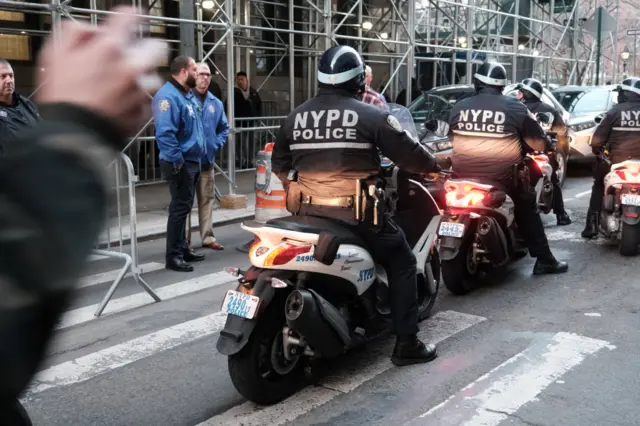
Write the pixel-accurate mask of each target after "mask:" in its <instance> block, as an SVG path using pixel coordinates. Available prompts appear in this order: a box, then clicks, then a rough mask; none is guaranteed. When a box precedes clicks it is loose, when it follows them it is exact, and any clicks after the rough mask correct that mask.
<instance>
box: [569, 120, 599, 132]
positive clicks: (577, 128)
mask: <svg viewBox="0 0 640 426" xmlns="http://www.w3.org/2000/svg"><path fill="white" fill-rule="evenodd" d="M595 126H596V122H595V121H588V122H586V123H580V124H571V125H570V126H569V128H570V129H571V130H573V131H574V132H581V131H583V130H587V129H591V128H592V127H595Z"/></svg>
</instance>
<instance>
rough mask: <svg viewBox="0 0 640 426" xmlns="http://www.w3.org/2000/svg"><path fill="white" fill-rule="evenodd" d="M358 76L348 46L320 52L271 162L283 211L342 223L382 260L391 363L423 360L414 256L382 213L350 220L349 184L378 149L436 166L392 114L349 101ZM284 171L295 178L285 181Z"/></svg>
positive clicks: (417, 168) (374, 172)
mask: <svg viewBox="0 0 640 426" xmlns="http://www.w3.org/2000/svg"><path fill="white" fill-rule="evenodd" d="M365 81H366V75H365V65H364V63H363V60H362V58H361V57H360V55H359V54H358V52H357V51H356V50H354V49H352V48H351V47H348V46H335V47H332V48H331V49H329V50H327V51H326V52H325V53H324V54H323V55H322V58H321V59H320V63H319V66H318V84H319V92H318V95H317V96H316V97H314V98H313V99H310V100H308V101H307V102H305V103H304V104H302V105H300V106H299V107H298V108H296V109H295V110H294V111H293V112H292V113H291V114H290V115H289V116H288V117H287V119H286V121H285V124H284V125H283V126H282V127H281V129H280V132H279V133H278V137H277V138H276V142H275V146H274V149H273V156H272V167H273V171H274V172H275V173H276V174H277V175H278V177H279V178H280V179H281V180H282V181H283V182H284V183H285V186H287V208H288V209H289V211H290V212H291V213H293V214H298V215H309V216H321V217H326V218H331V219H336V220H339V221H341V222H343V223H344V224H345V226H346V227H349V228H350V229H351V230H352V231H353V232H354V233H355V234H357V235H358V236H359V237H361V238H362V239H363V240H364V241H365V243H366V244H367V248H368V249H369V250H370V251H371V252H372V254H373V257H374V259H375V260H376V261H377V262H379V263H381V264H382V265H383V266H384V268H385V270H386V272H387V274H388V277H389V289H390V292H391V294H392V296H391V298H390V299H391V306H390V307H391V314H392V318H393V324H394V329H395V334H396V336H397V340H396V345H395V348H394V350H393V354H392V357H391V360H392V362H393V363H394V364H395V365H398V366H399V365H409V364H416V363H422V362H428V361H431V360H433V359H434V358H435V357H436V347H435V345H432V344H427V345H425V344H424V343H423V342H421V341H420V340H419V339H418V337H417V332H418V306H417V277H416V258H415V256H414V255H413V253H412V251H411V248H410V247H409V244H408V243H407V240H406V238H405V235H404V233H403V232H402V230H401V229H400V228H399V227H398V226H396V224H395V223H394V221H393V219H391V218H389V217H385V218H384V219H383V220H382V223H381V226H379V227H374V226H373V224H372V223H370V222H368V221H366V220H356V219H355V217H356V215H355V214H354V213H355V212H354V199H355V198H356V197H357V196H360V194H358V190H357V187H358V186H359V185H358V183H357V182H360V181H361V180H363V179H372V180H373V181H375V180H377V179H379V178H378V177H377V176H378V174H379V170H380V158H379V154H378V149H379V150H380V151H381V152H382V153H383V154H384V155H385V156H387V157H389V158H390V159H391V160H392V161H394V162H395V163H396V164H397V165H398V166H399V167H400V168H402V169H404V170H406V171H408V172H411V173H432V172H437V171H438V170H439V167H438V165H437V162H436V159H435V158H434V157H433V156H431V154H429V153H428V152H427V151H426V150H425V149H424V148H423V147H422V146H421V145H420V144H419V143H418V142H417V141H415V140H413V139H412V137H411V136H409V134H408V133H406V132H405V131H404V130H403V129H402V127H401V125H400V123H399V122H398V120H397V119H396V118H395V117H393V116H391V115H389V113H388V112H387V111H383V110H381V109H379V108H376V107H374V106H372V105H368V104H365V103H363V102H360V101H359V100H358V99H356V95H358V94H359V93H361V92H362V91H363V90H364V89H365ZM291 170H295V171H296V172H297V181H289V180H288V179H287V177H288V174H289V172H290V171H291ZM356 208H357V207H356Z"/></svg>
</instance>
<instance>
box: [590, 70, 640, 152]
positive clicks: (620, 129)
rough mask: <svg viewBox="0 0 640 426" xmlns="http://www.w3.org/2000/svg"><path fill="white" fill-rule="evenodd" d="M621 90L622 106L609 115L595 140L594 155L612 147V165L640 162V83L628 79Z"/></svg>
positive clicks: (620, 102) (595, 134)
mask: <svg viewBox="0 0 640 426" xmlns="http://www.w3.org/2000/svg"><path fill="white" fill-rule="evenodd" d="M618 90H619V94H618V101H619V103H618V104H617V105H615V106H614V107H613V108H611V109H610V110H609V111H608V112H607V114H606V115H605V117H604V119H603V120H602V122H601V123H600V124H599V125H598V127H596V130H595V131H594V134H593V137H592V140H591V147H592V148H593V149H594V151H597V150H599V149H601V148H603V147H604V146H605V144H607V143H608V145H609V150H610V159H611V162H612V163H620V162H622V161H625V160H628V159H635V160H637V159H640V79H638V78H628V79H625V80H624V81H623V82H622V84H621V85H620V87H619V89H618Z"/></svg>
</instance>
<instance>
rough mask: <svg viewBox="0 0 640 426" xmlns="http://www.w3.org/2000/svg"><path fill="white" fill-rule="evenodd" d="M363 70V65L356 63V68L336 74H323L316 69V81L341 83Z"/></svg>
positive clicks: (333, 83)
mask: <svg viewBox="0 0 640 426" xmlns="http://www.w3.org/2000/svg"><path fill="white" fill-rule="evenodd" d="M363 72H364V67H363V66H362V65H358V66H357V67H356V68H354V69H351V70H348V71H344V72H340V73H337V74H325V73H323V72H321V71H318V81H319V82H320V83H323V84H330V85H332V86H333V85H336V84H342V83H346V82H347V81H349V80H351V79H352V78H355V77H357V76H358V75H359V74H362V73H363Z"/></svg>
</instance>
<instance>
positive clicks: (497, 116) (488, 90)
mask: <svg viewBox="0 0 640 426" xmlns="http://www.w3.org/2000/svg"><path fill="white" fill-rule="evenodd" d="M473 77H474V86H475V89H476V94H475V95H474V96H471V97H469V98H466V99H463V100H461V101H459V102H457V103H456V104H455V105H454V107H453V109H452V110H451V114H450V119H449V129H450V130H449V137H450V139H451V142H452V145H453V171H454V172H455V174H456V175H457V176H459V177H461V178H471V179H479V180H482V181H485V182H489V183H493V182H495V183H497V184H498V185H499V186H501V187H503V188H505V189H506V190H507V193H508V194H509V195H510V197H511V198H512V199H513V203H514V205H515V206H514V207H515V211H514V215H515V221H516V224H517V225H518V230H519V231H520V233H521V234H522V238H523V239H524V240H525V242H526V243H527V246H528V248H529V254H530V255H531V256H532V257H535V258H537V259H536V264H535V266H534V268H533V273H534V274H551V273H562V272H566V271H567V270H568V266H567V264H566V263H564V262H558V261H557V260H556V259H555V257H554V256H553V254H552V253H551V249H550V248H549V242H548V241H547V237H546V235H545V233H544V226H543V225H542V219H540V215H539V214H538V213H537V205H536V197H535V193H534V192H533V191H532V190H526V189H523V188H517V187H515V186H514V184H513V182H514V176H513V168H514V165H516V164H519V163H520V162H521V161H522V160H523V159H524V156H525V151H526V150H527V149H532V150H534V151H545V150H546V149H547V147H548V145H549V142H550V141H549V139H548V138H547V136H546V135H545V133H544V131H543V130H542V128H541V127H540V125H539V124H538V122H537V121H536V120H535V118H534V116H533V114H532V113H531V112H529V110H527V107H525V106H524V105H523V104H522V103H521V102H519V101H518V100H517V99H515V98H512V97H510V96H504V95H503V94H502V91H503V90H504V88H505V86H506V85H507V72H506V70H505V69H504V67H503V66H502V65H500V64H499V63H495V62H485V63H484V64H482V66H480V68H478V72H476V73H475V74H474V76H473Z"/></svg>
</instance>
